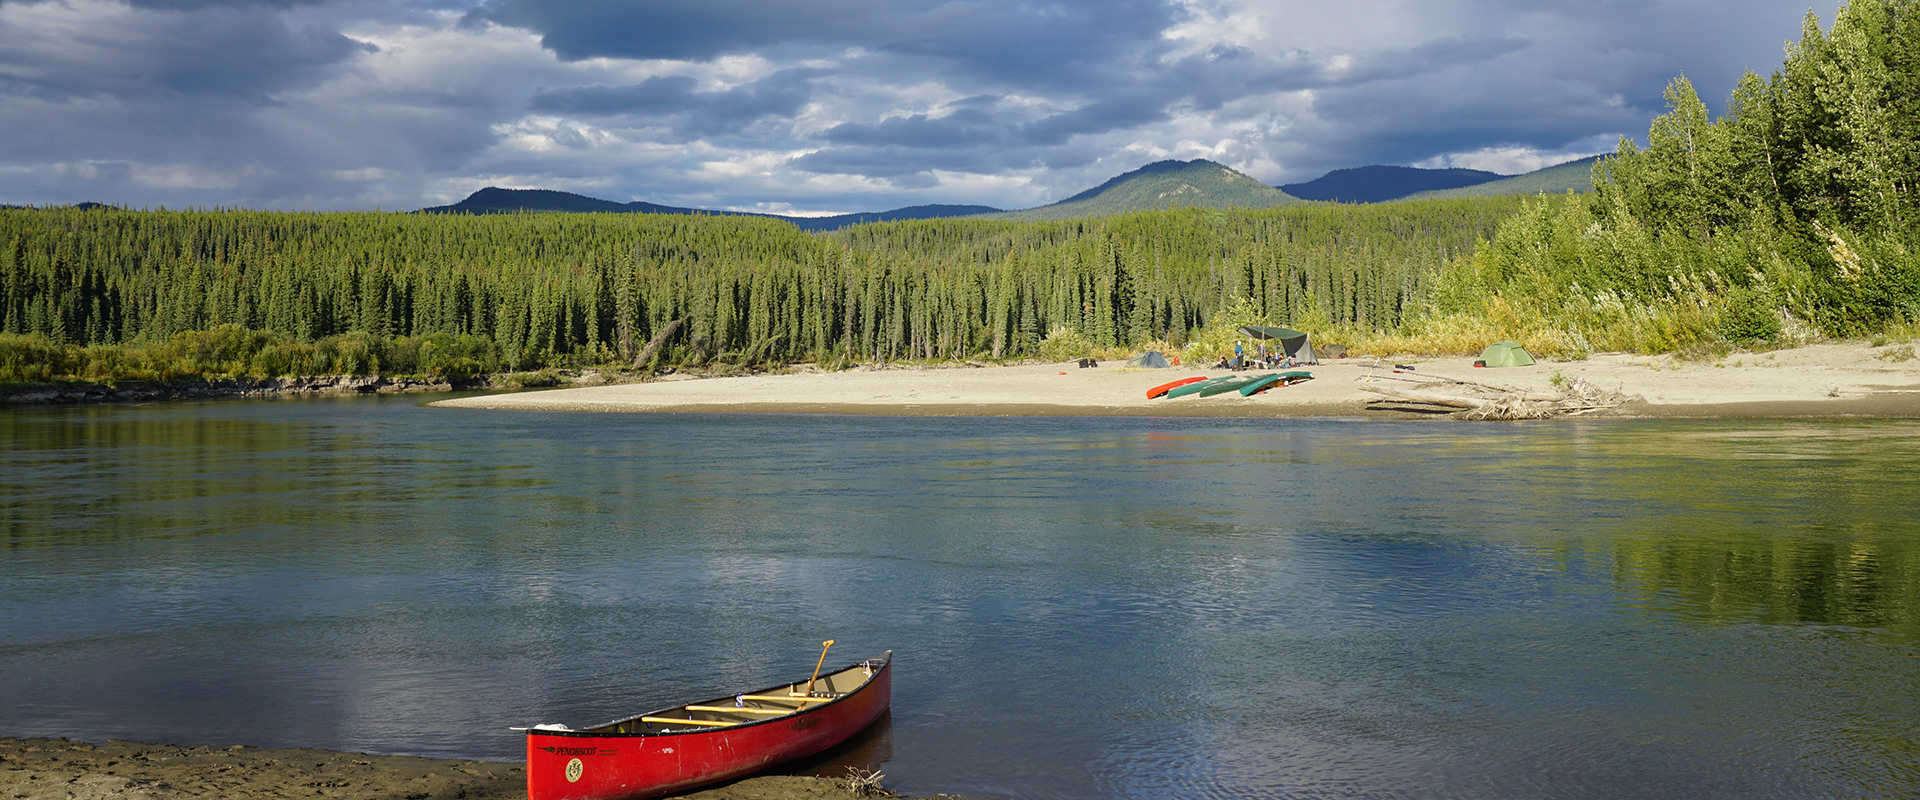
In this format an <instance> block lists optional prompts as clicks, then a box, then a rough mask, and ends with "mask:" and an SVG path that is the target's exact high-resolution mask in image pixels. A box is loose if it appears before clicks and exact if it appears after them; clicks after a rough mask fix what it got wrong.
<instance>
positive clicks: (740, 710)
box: [687, 706, 800, 716]
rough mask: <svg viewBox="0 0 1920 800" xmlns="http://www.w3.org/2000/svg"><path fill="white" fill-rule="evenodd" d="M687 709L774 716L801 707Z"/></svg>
mask: <svg viewBox="0 0 1920 800" xmlns="http://www.w3.org/2000/svg"><path fill="white" fill-rule="evenodd" d="M687 710H688V711H715V712H719V713H721V714H771V715H773V716H779V715H781V714H791V713H793V712H795V711H799V710H800V709H797V708H746V707H744V706H687Z"/></svg>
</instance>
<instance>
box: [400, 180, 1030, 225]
mask: <svg viewBox="0 0 1920 800" xmlns="http://www.w3.org/2000/svg"><path fill="white" fill-rule="evenodd" d="M999 210H1000V209H997V208H994V207H992V206H968V205H921V206H908V207H906V208H896V209H894V210H892V211H865V212H860V213H855V214H836V215H833V216H829V217H789V216H782V215H779V214H756V213H753V212H748V211H714V210H709V209H700V208H678V207H675V206H663V205H659V204H656V203H647V202H642V201H638V200H636V201H634V202H631V203H616V202H613V201H612V200H601V199H599V198H597V197H587V196H586V195H579V194H574V193H572V192H560V191H555V190H552V189H501V188H498V187H494V186H489V187H487V188H485V189H481V190H480V191H477V192H474V193H473V194H471V195H468V196H467V198H466V199H465V200H461V201H460V202H458V203H454V204H453V205H449V206H433V207H431V208H423V209H420V211H421V213H424V214H513V213H519V212H533V211H545V212H556V211H557V212H564V213H573V214H596V213H598V214H697V215H705V216H719V217H767V218H769V219H778V220H785V221H787V222H791V223H793V224H794V225H795V226H796V227H798V228H800V229H801V230H803V231H830V230H837V229H840V228H844V227H846V226H848V225H860V224H863V223H868V222H894V221H898V220H908V219H933V218H938V217H964V216H967V215H970V214H986V213H992V212H995V211H999Z"/></svg>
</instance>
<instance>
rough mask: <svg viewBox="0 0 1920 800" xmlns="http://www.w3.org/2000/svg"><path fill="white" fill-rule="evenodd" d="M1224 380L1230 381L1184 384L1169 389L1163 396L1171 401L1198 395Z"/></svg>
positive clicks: (1218, 379)
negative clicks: (1176, 398)
mask: <svg viewBox="0 0 1920 800" xmlns="http://www.w3.org/2000/svg"><path fill="white" fill-rule="evenodd" d="M1224 380H1228V379H1227V378H1209V379H1206V380H1199V381H1194V382H1193V383H1188V384H1183V385H1180V386H1175V387H1173V388H1171V389H1168V390H1167V393H1166V394H1165V395H1162V396H1163V397H1166V398H1167V399H1169V400H1171V399H1173V398H1175V397H1185V396H1187V395H1190V394H1197V393H1199V392H1200V391H1201V390H1202V389H1205V388H1207V387H1209V386H1212V385H1214V384H1215V383H1218V382H1220V381H1224Z"/></svg>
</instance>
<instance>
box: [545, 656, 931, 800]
mask: <svg viewBox="0 0 1920 800" xmlns="http://www.w3.org/2000/svg"><path fill="white" fill-rule="evenodd" d="M823 657H824V654H823ZM892 663H893V651H891V650H889V651H887V652H886V653H883V654H881V655H880V656H879V657H877V658H869V659H867V660H865V661H860V662H857V663H855V664H852V665H851V666H848V667H846V668H845V669H841V670H839V671H837V672H832V673H828V674H825V675H820V676H819V677H818V678H817V679H809V680H803V681H799V682H796V683H790V684H786V685H784V686H775V687H773V688H770V689H762V690H760V691H757V692H746V693H743V694H736V695H728V696H725V697H719V698H715V699H712V700H703V701H700V702H697V703H688V704H686V705H681V706H675V707H673V708H668V709H664V710H661V711H651V712H648V713H645V714H640V715H637V716H633V717H628V718H626V719H618V720H614V721H612V722H609V723H606V724H604V725H596V726H594V727H591V728H583V729H580V730H572V729H569V728H566V727H564V726H558V725H539V726H535V727H532V728H527V729H525V730H526V732H527V797H528V800H616V799H618V800H639V799H640V798H648V797H660V796H662V795H669V794H678V793H681V792H684V791H687V790H688V789H692V788H694V787H698V786H704V785H706V784H710V783H719V782H721V781H726V780H730V779H733V778H738V777H741V776H743V775H748V774H751V773H754V772H759V771H761V770H765V769H768V768H771V767H774V766H776V765H778V764H781V763H782V762H787V761H792V760H794V759H798V758H805V757H807V756H811V755H814V754H816V753H819V752H821V751H823V750H826V749H828V748H830V747H833V746H834V745H836V744H839V743H841V742H843V741H846V740H847V738H848V737H850V736H852V735H854V734H856V733H859V732H860V731H861V730H863V729H865V728H866V727H867V726H868V725H871V724H872V723H873V721H874V720H876V719H879V718H880V715H881V714H883V713H885V712H886V710H887V705H888V703H890V702H891V701H892V696H893V674H892V671H891V670H890V669H889V667H891V666H892ZM809 686H811V687H812V689H811V690H809V689H808V687H809Z"/></svg>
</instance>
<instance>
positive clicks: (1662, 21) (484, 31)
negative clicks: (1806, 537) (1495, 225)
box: [0, 0, 1838, 211]
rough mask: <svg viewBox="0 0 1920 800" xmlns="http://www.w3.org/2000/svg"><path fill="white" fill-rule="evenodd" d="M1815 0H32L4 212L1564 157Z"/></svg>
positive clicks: (807, 192) (815, 197)
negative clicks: (73, 203)
mask: <svg viewBox="0 0 1920 800" xmlns="http://www.w3.org/2000/svg"><path fill="white" fill-rule="evenodd" d="M1797 2H1800V3H1802V5H1799V6H1796V5H1794V3H1793V2H1788V1H1787V0H1701V2H1697V3H1673V2H1670V1H1669V0H1603V2H1599V3H1585V4H1540V3H1537V2H1531V1H1523V0H1431V2H1428V1H1426V0H1342V2H1341V3H1337V4H1329V3H1324V2H1307V0H1111V1H1103V0H819V2H814V3H806V4H802V3H792V2H789V1H788V0H581V1H580V2H550V1H549V0H398V1H397V2H395V0H0V130H5V131H6V132H7V133H6V135H4V136H0V202H28V203H33V202H46V201H49V200H54V199H65V200H78V199H98V200H106V201H109V202H127V203H132V204H135V205H140V204H155V203H171V204H175V205H178V204H182V203H197V204H212V205H219V204H231V203H235V202H240V203H259V204H275V205H295V206H305V207H322V208H337V207H366V206H368V205H372V204H375V203H380V204H384V205H386V206H387V207H394V206H396V205H398V206H402V207H404V206H412V207H418V206H420V205H430V204H435V203H438V202H447V201H450V200H457V199H458V196H459V195H463V194H464V193H465V192H466V191H471V190H472V189H473V188H478V186H480V185H485V183H487V182H498V183H499V184H500V185H520V186H548V187H552V188H567V189H573V190H578V191H584V192H587V193H593V194H599V195H603V196H608V197H610V198H613V199H635V198H639V199H649V200H653V201H656V202H666V203H670V204H675V205H714V206H722V207H751V206H754V205H756V204H761V203H767V202H775V203H777V202H793V203H805V204H808V206H809V207H810V208H812V209H813V210H820V211H834V210H838V211H850V210H861V209H860V208H857V207H853V206H850V205H848V204H852V203H859V204H885V203H891V204H893V205H907V204H911V203H915V202H985V203H989V204H993V205H999V206H1003V207H1018V206H1022V205H1031V204H1038V203H1041V202H1046V201H1049V200H1053V199H1058V198H1059V197H1062V196H1065V195H1067V194H1071V193H1073V192H1076V191H1079V190H1081V189H1085V188H1087V187H1089V186H1093V185H1096V184H1098V183H1100V182H1102V181H1104V180H1106V179H1107V178H1110V177H1112V176H1113V175H1114V174H1117V173H1119V172H1122V171H1125V170H1128V169H1132V168H1134V167H1137V166H1140V165H1141V164H1143V163H1146V162H1148V161H1152V160H1158V159H1161V158H1197V157H1205V158H1213V159H1215V160H1220V161H1223V162H1225V163H1228V164H1230V165H1232V166H1236V167H1240V168H1242V169H1244V170H1247V171H1249V172H1251V173H1252V174H1254V176H1255V177H1257V178H1260V179H1263V180H1266V181H1268V182H1273V183H1279V182H1287V181H1293V180H1307V179H1311V178H1314V177H1317V176H1318V174H1319V173H1321V172H1324V171H1325V170H1326V169H1331V168H1336V167H1345V166H1359V165H1362V164H1367V163H1387V164H1408V163H1415V162H1421V161H1424V160H1432V159H1447V158H1453V157H1454V156H1457V155H1459V154H1472V153H1476V152H1495V153H1506V152H1509V151H1515V150H1517V151H1521V153H1522V155H1525V154H1526V153H1536V154H1537V153H1541V152H1546V153H1559V152H1563V151H1566V150H1567V148H1569V147H1589V146H1591V143H1592V142H1595V141H1603V140H1604V141H1610V137H1614V136H1618V135H1620V134H1628V135H1637V136H1643V135H1644V134H1645V131H1646V127H1647V123H1648V121H1649V120H1650V119H1651V117H1652V116H1654V115H1655V114H1658V113H1660V111H1661V110H1662V104H1661V99H1660V93H1661V90H1662V89H1663V88H1664V87H1665V86H1666V84H1667V82H1668V81H1669V80H1670V79H1672V78H1673V77H1674V76H1675V75H1678V74H1681V73H1685V74H1686V75H1687V76H1689V77H1690V78H1691V79H1692V80H1693V81H1694V83H1695V85H1696V86H1697V87H1698V89H1699V92H1700V94H1701V95H1702V97H1703V98H1704V99H1706V100H1707V102H1708V103H1709V104H1710V105H1711V106H1713V107H1715V108H1720V107H1721V106H1722V105H1723V104H1724V101H1725V98H1726V95H1727V93H1728V92H1729V91H1730V90H1731V89H1732V87H1733V84H1734V81H1735V80H1736V79H1737V78H1738V76H1739V74H1740V72H1741V71H1742V70H1744V69H1748V68H1752V69H1755V70H1757V71H1759V72H1761V73H1762V74H1763V75H1764V74H1766V73H1769V72H1771V71H1772V70H1773V69H1775V68H1777V67H1778V65H1779V62H1780V58H1781V53H1780V45H1781V41H1782V40H1783V39H1788V38H1797V37H1798V34H1799V23H1800V16H1801V14H1802V13H1803V12H1804V11H1805V6H1804V0H1797ZM1829 2H1838V0H1829ZM1816 7H1817V8H1818V9H1819V10H1820V11H1822V12H1823V14H1827V17H1828V18H1830V16H1831V15H1830V10H1831V9H1830V8H1828V7H1825V6H1818V5H1817V6H1816ZM1570 143H1578V144H1570ZM75 187H78V188H75ZM71 191H86V192H89V193H91V194H89V195H86V196H75V195H72V194H69V193H68V192H71ZM47 192H60V193H61V194H59V195H58V196H57V197H56V196H48V195H47V194H46V193H47ZM969 192H970V194H969ZM449 194H453V195H454V196H448V195H449Z"/></svg>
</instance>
